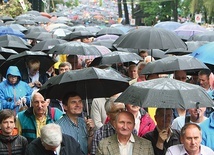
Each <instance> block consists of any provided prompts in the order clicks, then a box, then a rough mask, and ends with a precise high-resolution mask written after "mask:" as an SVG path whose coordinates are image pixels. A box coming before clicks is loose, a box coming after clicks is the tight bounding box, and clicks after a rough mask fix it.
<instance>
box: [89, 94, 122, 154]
mask: <svg viewBox="0 0 214 155" xmlns="http://www.w3.org/2000/svg"><path fill="white" fill-rule="evenodd" d="M117 97H118V95H115V96H113V97H110V98H109V99H108V100H107V101H106V103H105V111H106V114H107V116H108V118H109V121H108V123H106V124H104V125H103V126H102V127H101V128H99V129H98V130H97V131H96V132H95V134H94V137H93V142H92V150H91V154H92V155H95V153H96V149H97V146H98V143H99V142H100V141H101V140H102V139H104V138H107V137H109V136H112V135H114V134H115V128H114V121H115V118H116V115H117V114H118V113H119V112H121V111H125V105H124V103H120V102H114V101H115V100H116V99H117Z"/></svg>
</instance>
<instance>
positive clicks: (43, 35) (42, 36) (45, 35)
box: [25, 32, 57, 41]
mask: <svg viewBox="0 0 214 155" xmlns="http://www.w3.org/2000/svg"><path fill="white" fill-rule="evenodd" d="M25 38H27V39H34V40H39V41H42V40H47V39H51V38H55V39H56V38H57V36H56V35H55V34H52V33H49V32H31V33H28V34H26V36H25Z"/></svg>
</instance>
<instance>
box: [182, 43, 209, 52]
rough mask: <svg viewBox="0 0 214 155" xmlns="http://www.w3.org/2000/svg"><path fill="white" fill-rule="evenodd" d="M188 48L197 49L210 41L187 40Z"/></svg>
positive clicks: (191, 50)
mask: <svg viewBox="0 0 214 155" xmlns="http://www.w3.org/2000/svg"><path fill="white" fill-rule="evenodd" d="M185 43H186V45H187V48H188V51H190V52H193V51H195V50H196V49H198V48H199V47H201V46H203V45H205V44H208V43H209V42H208V41H187V42H185Z"/></svg>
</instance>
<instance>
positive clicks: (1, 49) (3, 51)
mask: <svg viewBox="0 0 214 155" xmlns="http://www.w3.org/2000/svg"><path fill="white" fill-rule="evenodd" d="M0 54H1V55H2V56H3V57H4V58H6V59H7V58H8V57H9V56H10V55H13V54H18V53H17V52H16V51H15V50H13V49H8V48H4V47H0Z"/></svg>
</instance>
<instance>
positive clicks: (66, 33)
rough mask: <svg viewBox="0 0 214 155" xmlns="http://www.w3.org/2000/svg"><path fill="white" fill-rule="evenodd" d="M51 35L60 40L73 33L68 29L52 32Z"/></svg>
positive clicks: (58, 29)
mask: <svg viewBox="0 0 214 155" xmlns="http://www.w3.org/2000/svg"><path fill="white" fill-rule="evenodd" d="M50 33H52V34H54V35H56V36H57V37H58V38H63V37H65V36H66V35H68V34H70V33H71V31H70V30H68V29H66V28H57V29H53V30H51V31H50Z"/></svg>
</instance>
